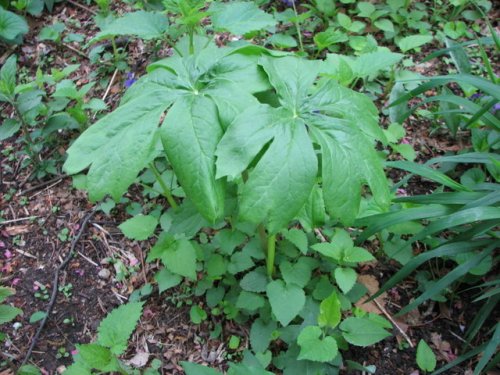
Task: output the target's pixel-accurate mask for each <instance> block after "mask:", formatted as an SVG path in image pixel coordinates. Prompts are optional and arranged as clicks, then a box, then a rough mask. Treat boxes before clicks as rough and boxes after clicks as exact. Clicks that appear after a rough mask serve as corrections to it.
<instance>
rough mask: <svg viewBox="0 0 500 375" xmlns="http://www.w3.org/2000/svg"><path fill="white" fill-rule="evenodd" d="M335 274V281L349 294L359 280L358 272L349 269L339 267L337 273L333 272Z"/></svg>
mask: <svg viewBox="0 0 500 375" xmlns="http://www.w3.org/2000/svg"><path fill="white" fill-rule="evenodd" d="M333 274H334V276H335V281H336V282H337V284H338V286H339V287H340V289H341V290H342V292H344V293H348V292H349V291H350V290H351V289H352V287H353V286H354V284H356V279H357V278H358V274H357V273H356V271H354V270H353V269H352V268H348V267H347V268H346V267H337V268H335V271H333Z"/></svg>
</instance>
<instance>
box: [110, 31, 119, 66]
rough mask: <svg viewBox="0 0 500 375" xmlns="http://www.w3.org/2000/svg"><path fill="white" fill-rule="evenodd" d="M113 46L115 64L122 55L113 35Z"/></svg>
mask: <svg viewBox="0 0 500 375" xmlns="http://www.w3.org/2000/svg"><path fill="white" fill-rule="evenodd" d="M111 46H112V47H113V59H114V60H115V65H116V64H117V63H118V60H119V58H120V56H119V55H118V47H117V46H116V41H115V37H114V36H113V37H111Z"/></svg>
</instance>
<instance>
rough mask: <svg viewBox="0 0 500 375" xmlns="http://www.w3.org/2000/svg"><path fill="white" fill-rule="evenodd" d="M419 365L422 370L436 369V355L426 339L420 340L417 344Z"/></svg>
mask: <svg viewBox="0 0 500 375" xmlns="http://www.w3.org/2000/svg"><path fill="white" fill-rule="evenodd" d="M417 365H418V367H420V369H421V370H422V371H434V369H435V368H436V356H435V354H434V353H433V352H432V349H431V348H430V347H429V345H427V343H426V342H425V341H424V340H420V342H419V343H418V346H417Z"/></svg>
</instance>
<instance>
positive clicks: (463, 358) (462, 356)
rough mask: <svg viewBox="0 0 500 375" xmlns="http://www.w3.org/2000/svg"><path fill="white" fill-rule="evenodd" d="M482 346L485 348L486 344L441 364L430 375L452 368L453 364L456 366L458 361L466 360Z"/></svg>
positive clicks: (479, 351)
mask: <svg viewBox="0 0 500 375" xmlns="http://www.w3.org/2000/svg"><path fill="white" fill-rule="evenodd" d="M484 348H486V344H483V345H481V346H478V347H477V348H474V349H472V350H471V351H469V352H467V353H465V354H463V355H461V356H460V357H458V358H457V359H455V360H454V361H451V362H450V363H448V364H447V365H446V366H443V367H441V368H440V369H439V370H436V371H434V372H433V373H432V374H431V375H439V374H442V373H443V372H445V371H448V370H449V369H452V368H453V367H455V366H458V365H459V364H460V363H462V362H464V361H467V360H468V359H469V358H472V357H474V356H476V355H478V354H479V353H481V352H482V351H483V350H484Z"/></svg>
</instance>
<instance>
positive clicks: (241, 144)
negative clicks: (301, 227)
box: [216, 57, 389, 233]
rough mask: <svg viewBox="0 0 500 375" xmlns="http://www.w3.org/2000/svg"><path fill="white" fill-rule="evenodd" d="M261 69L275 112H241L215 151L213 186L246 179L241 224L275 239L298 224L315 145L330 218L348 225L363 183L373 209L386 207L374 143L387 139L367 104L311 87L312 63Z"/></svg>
mask: <svg viewBox="0 0 500 375" xmlns="http://www.w3.org/2000/svg"><path fill="white" fill-rule="evenodd" d="M259 63H260V65H261V66H262V68H263V69H264V71H265V72H266V74H267V75H268V77H269V81H270V83H271V85H272V86H273V87H274V89H275V90H276V92H277V95H278V100H279V104H281V106H279V107H277V108H276V107H271V106H269V105H266V104H258V105H255V106H251V107H249V108H248V109H246V110H245V111H244V112H242V113H241V114H240V115H238V116H237V117H236V118H235V119H234V121H233V122H232V123H231V125H230V126H229V128H228V130H227V131H226V133H225V134H224V136H223V137H222V140H221V142H220V143H219V145H218V147H217V151H216V155H217V162H216V163H217V178H221V177H227V178H228V179H229V180H234V179H236V178H238V177H239V176H240V175H241V174H243V176H244V178H243V179H244V181H243V183H242V184H241V186H240V201H239V215H240V218H242V219H243V220H248V221H251V222H254V223H256V224H258V223H261V222H263V223H265V225H266V227H267V229H268V230H269V231H270V232H271V233H276V232H277V231H279V230H280V229H282V228H283V227H284V226H286V225H287V224H288V222H289V221H290V220H292V219H293V218H294V217H295V216H297V214H298V213H299V211H300V210H301V209H302V208H303V207H304V205H305V204H306V202H307V201H308V199H309V198H310V197H311V192H312V190H313V187H314V184H315V182H316V179H317V175H318V164H319V163H318V157H317V155H316V154H317V151H315V145H317V146H319V148H320V150H321V160H322V163H321V164H322V170H321V171H320V174H321V176H322V187H323V191H324V192H325V194H324V201H325V204H326V208H327V210H328V212H329V213H330V214H331V215H332V216H335V217H338V218H340V219H341V220H343V221H344V222H346V223H347V222H352V221H353V220H354V218H355V217H356V215H357V212H358V208H359V202H360V197H361V186H362V185H363V184H364V183H367V184H368V185H369V186H370V188H371V190H372V192H373V193H374V195H375V198H376V200H377V202H379V203H380V204H381V205H385V204H387V202H388V195H389V192H388V188H387V184H386V180H385V176H384V173H383V169H382V165H381V163H380V161H379V158H378V156H377V155H376V153H375V150H374V148H373V143H374V140H375V139H379V140H382V141H385V139H384V135H383V133H382V131H381V129H380V128H379V127H378V123H377V117H376V109H375V107H374V106H373V104H372V103H371V102H370V101H369V100H368V99H367V98H365V97H364V96H362V95H360V94H356V93H354V92H352V91H350V90H348V89H346V88H343V87H341V86H339V85H338V84H337V83H335V82H334V81H333V80H326V81H324V82H323V83H322V84H320V86H319V87H316V86H315V80H316V77H317V75H318V71H319V70H320V66H319V65H318V63H316V62H311V61H305V60H301V59H298V58H295V57H284V58H279V59H276V58H274V59H273V58H269V57H263V58H261V60H260V62H259ZM311 92H312V93H313V94H311ZM302 216H303V215H302Z"/></svg>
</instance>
